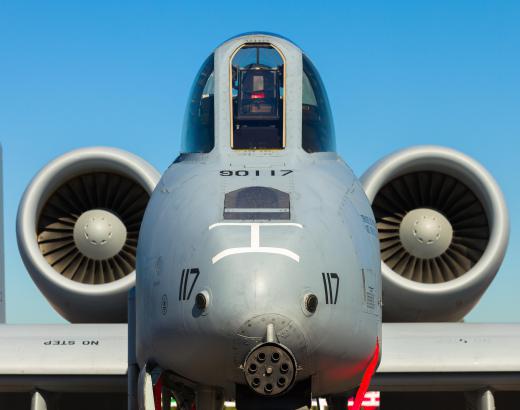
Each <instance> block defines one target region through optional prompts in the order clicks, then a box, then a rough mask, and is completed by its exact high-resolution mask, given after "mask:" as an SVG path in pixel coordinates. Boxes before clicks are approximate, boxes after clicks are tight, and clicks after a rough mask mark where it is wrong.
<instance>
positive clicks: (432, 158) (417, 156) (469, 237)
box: [361, 146, 509, 322]
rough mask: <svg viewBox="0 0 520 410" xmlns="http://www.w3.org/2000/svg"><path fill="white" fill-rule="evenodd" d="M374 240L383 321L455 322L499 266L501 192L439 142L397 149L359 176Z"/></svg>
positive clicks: (503, 241) (503, 225)
mask: <svg viewBox="0 0 520 410" xmlns="http://www.w3.org/2000/svg"><path fill="white" fill-rule="evenodd" d="M361 181H362V184H363V186H364V189H365V192H366V194H367V196H368V199H369V200H370V202H371V203H372V208H373V210H374V215H375V217H376V221H377V227H378V232H379V241H380V245H381V271H382V276H383V303H384V307H383V320H384V321H399V322H415V321H436V322H443V321H458V320H461V319H462V318H463V317H464V316H465V315H466V314H467V313H468V312H469V311H470V310H471V309H472V308H473V307H474V306H475V304H476V303H477V302H478V300H479V299H480V297H481V296H482V294H483V293H484V292H485V290H486V289H487V288H488V286H489V284H490V283H491V281H492V280H493V278H494V277H495V275H496V273H497V271H498V268H499V267H500V265H501V263H502V260H503V258H504V254H505V251H506V248H507V243H508V238H509V220H508V212H507V208H506V204H505V201H504V197H503V195H502V192H501V191H500V188H499V187H498V185H497V183H496V182H495V180H494V179H493V177H492V176H491V175H490V174H489V172H488V171H486V169H484V167H483V166H482V165H480V164H479V163H477V162H476V161H475V160H473V159H471V158H470V157H468V156H467V155H465V154H462V153H461V152H458V151H455V150H453V149H449V148H444V147H438V146H418V147H412V148H409V149H404V150H402V151H398V152H396V153H393V154H391V155H388V156H387V157H385V158H383V159H382V160H380V161H379V162H377V163H376V164H374V165H373V166H372V167H371V168H370V169H369V170H368V171H367V172H366V173H365V174H364V175H363V176H362V178H361Z"/></svg>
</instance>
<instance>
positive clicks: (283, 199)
mask: <svg viewBox="0 0 520 410" xmlns="http://www.w3.org/2000/svg"><path fill="white" fill-rule="evenodd" d="M224 219H238V220H252V219H253V220H254V219H259V220H273V219H274V220H288V219H291V205H290V199H289V194H288V193H287V192H283V191H280V190H278V189H274V188H267V187H260V186H254V187H247V188H241V189H237V190H235V191H232V192H228V193H227V194H226V196H225V199H224Z"/></svg>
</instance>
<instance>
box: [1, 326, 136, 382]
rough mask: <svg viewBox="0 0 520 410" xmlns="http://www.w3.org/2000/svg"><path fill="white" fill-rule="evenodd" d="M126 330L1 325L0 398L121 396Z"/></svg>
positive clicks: (90, 327) (124, 377)
mask: <svg viewBox="0 0 520 410" xmlns="http://www.w3.org/2000/svg"><path fill="white" fill-rule="evenodd" d="M127 363H128V357H127V325H126V324H64V325H0V392H30V391H33V390H35V389H41V390H45V391H58V392H65V391H73V392H126V389H127V381H126V372H127Z"/></svg>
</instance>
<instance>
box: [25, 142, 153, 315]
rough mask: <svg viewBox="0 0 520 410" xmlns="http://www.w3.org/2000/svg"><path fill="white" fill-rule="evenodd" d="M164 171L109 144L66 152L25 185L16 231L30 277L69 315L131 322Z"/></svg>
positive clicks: (60, 309) (63, 313) (49, 299)
mask: <svg viewBox="0 0 520 410" xmlns="http://www.w3.org/2000/svg"><path fill="white" fill-rule="evenodd" d="M159 177H160V175H159V173H158V172H157V170H156V169H155V168H153V167H152V166H151V165H150V164H149V163H147V162H146V161H144V160H142V159H141V158H139V157H137V156H135V155H133V154H131V153H129V152H126V151H122V150H119V149H115V148H108V147H92V148H83V149H78V150H74V151H71V152H68V153H66V154H64V155H62V156H60V157H58V158H56V159H54V160H53V161H51V162H50V163H49V164H47V165H46V166H45V167H44V168H43V169H42V170H41V171H40V172H39V173H38V174H37V175H36V176H35V177H34V178H33V180H32V181H31V183H30V184H29V186H28V187H27V189H26V191H25V193H24V195H23V197H22V200H21V202H20V206H19V209H18V216H17V225H16V232H17V239H18V247H19V250H20V254H21V256H22V259H23V262H24V264H25V266H26V268H27V270H28V272H29V274H30V275H31V277H32V279H33V280H34V282H35V283H36V285H37V286H38V288H39V289H40V291H41V292H42V293H43V295H44V296H45V297H46V298H47V300H48V301H49V302H50V303H51V305H52V306H53V307H54V308H55V310H56V311H57V312H58V313H59V314H60V315H61V316H63V317H64V318H65V319H67V320H69V321H70V322H75V323H87V322H96V323H108V322H126V320H127V292H128V290H129V289H130V288H131V287H132V286H134V283H135V256H136V248H137V239H138V235H139V229H140V226H141V221H142V218H143V215H144V211H145V208H146V205H147V203H148V200H149V198H150V194H151V193H152V191H153V189H154V188H155V185H156V184H157V182H158V181H159Z"/></svg>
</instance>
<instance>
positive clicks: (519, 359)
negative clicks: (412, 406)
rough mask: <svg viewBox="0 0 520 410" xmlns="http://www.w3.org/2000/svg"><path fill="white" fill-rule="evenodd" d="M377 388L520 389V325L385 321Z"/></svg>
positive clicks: (383, 389) (375, 383) (424, 389)
mask: <svg viewBox="0 0 520 410" xmlns="http://www.w3.org/2000/svg"><path fill="white" fill-rule="evenodd" d="M382 346H383V348H382V354H383V356H382V360H381V364H380V366H379V369H378V371H377V374H376V375H375V376H374V380H373V383H372V385H371V389H374V390H382V391H399V392H405V391H432V390H437V391H474V390H478V389H483V388H486V389H487V388H490V389H493V390H503V391H517V390H520V354H519V348H520V324H473V323H384V324H383V345H382Z"/></svg>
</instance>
